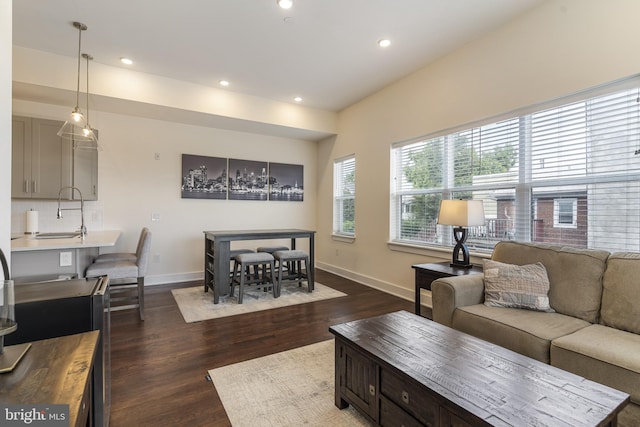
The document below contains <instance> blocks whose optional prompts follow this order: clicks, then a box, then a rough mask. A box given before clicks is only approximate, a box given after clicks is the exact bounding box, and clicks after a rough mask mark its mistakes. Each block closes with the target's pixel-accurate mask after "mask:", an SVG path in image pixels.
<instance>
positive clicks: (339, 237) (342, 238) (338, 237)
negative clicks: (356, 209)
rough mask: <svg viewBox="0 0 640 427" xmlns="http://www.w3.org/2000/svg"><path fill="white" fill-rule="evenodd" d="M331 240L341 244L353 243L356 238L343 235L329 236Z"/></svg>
mask: <svg viewBox="0 0 640 427" xmlns="http://www.w3.org/2000/svg"><path fill="white" fill-rule="evenodd" d="M331 240H334V241H336V242H342V243H353V242H355V241H356V236H347V235H345V234H335V233H334V234H331Z"/></svg>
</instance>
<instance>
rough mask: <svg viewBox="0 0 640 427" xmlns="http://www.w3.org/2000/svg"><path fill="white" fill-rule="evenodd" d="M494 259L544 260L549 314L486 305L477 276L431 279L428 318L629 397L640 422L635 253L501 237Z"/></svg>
mask: <svg viewBox="0 0 640 427" xmlns="http://www.w3.org/2000/svg"><path fill="white" fill-rule="evenodd" d="M491 259H492V260H493V261H498V262H501V263H505V264H514V265H518V266H522V265H526V264H534V263H537V262H540V263H542V265H544V267H545V269H546V272H547V276H548V282H549V291H548V298H549V305H550V306H551V308H552V309H553V310H554V311H555V312H552V313H550V312H543V311H534V310H528V309H522V308H505V307H494V306H487V305H485V304H484V301H485V298H484V297H485V287H484V275H481V274H478V275H467V276H458V277H449V278H444V279H438V280H436V281H434V282H433V283H432V286H431V290H432V300H433V320H434V321H436V322H439V323H442V324H444V325H446V326H449V327H452V328H455V329H458V330H460V331H463V332H466V333H469V334H471V335H474V336H476V337H479V338H482V339H484V340H486V341H490V342H493V343H495V344H498V345H500V346H503V347H506V348H508V349H511V350H513V351H516V352H518V353H521V354H524V355H526V356H529V357H532V358H534V359H537V360H539V361H541V362H545V363H550V364H551V365H553V366H557V367H559V368H562V369H565V370H567V371H570V372H573V373H576V374H578V375H580V376H583V377H586V378H589V379H591V380H594V381H597V382H599V383H602V384H606V385H608V386H610V387H613V388H616V389H618V390H622V391H624V392H626V393H628V394H630V395H631V404H629V405H628V406H627V408H626V409H625V410H624V411H623V412H622V414H621V416H620V419H619V422H620V425H624V426H640V406H638V405H640V254H638V253H614V254H610V253H609V252H606V251H601V250H591V249H575V248H569V247H562V246H554V245H545V244H534V243H519V242H500V243H498V244H497V245H496V247H495V249H494V251H493V254H492V256H491Z"/></svg>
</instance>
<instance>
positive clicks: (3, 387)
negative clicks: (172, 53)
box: [0, 331, 100, 426]
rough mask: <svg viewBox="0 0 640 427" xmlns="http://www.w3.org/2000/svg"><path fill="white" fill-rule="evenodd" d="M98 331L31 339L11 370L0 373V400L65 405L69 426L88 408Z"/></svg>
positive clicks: (30, 403)
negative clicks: (19, 359)
mask: <svg viewBox="0 0 640 427" xmlns="http://www.w3.org/2000/svg"><path fill="white" fill-rule="evenodd" d="M99 334H100V332H99V331H91V332H85V333H82V334H76V335H68V336H65V337H58V338H51V339H48V340H42V341H35V342H33V343H32V346H31V348H30V349H29V350H28V351H27V353H26V354H25V356H24V357H23V358H22V360H21V361H20V362H19V363H18V365H17V366H16V368H15V369H14V370H13V372H10V373H5V374H0V401H1V402H3V403H8V404H18V405H20V404H24V406H25V408H27V409H28V406H29V405H43V404H45V405H46V404H64V405H69V424H68V425H69V426H76V425H83V419H82V418H84V422H86V416H87V414H88V411H89V405H90V403H91V402H90V393H89V391H88V390H89V388H88V386H89V384H90V382H91V369H92V366H93V362H94V358H95V353H96V347H97V345H98V337H99Z"/></svg>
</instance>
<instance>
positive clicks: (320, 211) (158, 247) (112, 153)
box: [0, 0, 640, 368]
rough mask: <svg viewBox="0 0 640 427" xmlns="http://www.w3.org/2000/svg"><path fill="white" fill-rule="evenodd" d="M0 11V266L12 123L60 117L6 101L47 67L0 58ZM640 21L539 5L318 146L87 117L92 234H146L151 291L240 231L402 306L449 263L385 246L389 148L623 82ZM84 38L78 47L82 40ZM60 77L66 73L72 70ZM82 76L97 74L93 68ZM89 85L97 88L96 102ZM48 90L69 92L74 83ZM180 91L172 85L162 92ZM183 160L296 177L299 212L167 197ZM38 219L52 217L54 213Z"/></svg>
mask: <svg viewBox="0 0 640 427" xmlns="http://www.w3.org/2000/svg"><path fill="white" fill-rule="evenodd" d="M1 7H2V8H3V9H2V12H3V13H2V16H3V24H4V23H5V22H6V24H7V25H2V26H0V27H1V28H2V30H0V31H2V40H3V47H4V48H3V50H2V52H3V53H2V57H3V58H4V59H6V60H3V61H1V62H2V65H0V76H2V79H1V80H2V90H1V91H0V93H2V94H3V95H2V96H1V97H0V99H2V107H1V108H0V111H2V114H1V118H0V121H1V123H2V126H0V128H1V129H2V135H3V138H2V141H3V142H1V143H0V159H1V160H0V170H1V171H2V172H1V173H2V174H3V178H2V180H0V182H2V184H1V186H0V211H1V212H2V216H3V217H4V218H11V219H12V220H11V222H8V221H3V222H2V224H0V235H2V236H4V238H3V239H2V241H1V242H0V245H1V247H2V249H3V250H4V252H5V253H10V242H9V236H10V235H11V233H12V232H16V231H18V232H20V231H22V230H21V229H20V227H21V226H23V225H24V223H23V222H22V221H23V219H22V218H23V216H24V212H25V211H26V210H28V209H29V205H28V203H27V202H20V203H19V204H13V205H12V200H11V188H10V184H9V183H10V181H11V179H10V159H11V153H10V151H11V148H10V147H11V146H10V144H9V142H8V141H10V139H11V136H10V134H9V132H10V120H11V115H12V114H18V115H27V116H38V117H47V118H52V117H64V116H65V115H66V114H67V113H68V111H67V110H69V108H70V106H63V105H53V104H49V103H47V102H46V101H45V100H42V99H34V98H31V97H30V96H28V94H25V95H23V96H22V97H21V98H17V97H15V96H14V97H12V96H11V95H10V94H11V90H12V87H11V82H12V81H13V82H14V84H16V82H17V83H24V84H33V85H34V86H43V85H44V86H46V85H47V84H46V82H47V80H46V79H43V77H42V76H41V75H36V76H32V75H31V74H30V73H31V72H30V71H29V72H28V70H27V69H28V68H29V65H30V64H36V65H35V66H34V68H35V69H38V70H46V69H47V67H48V60H49V59H51V58H49V57H48V56H46V55H42V54H40V53H38V52H30V51H28V49H21V48H16V49H15V50H14V52H13V55H12V48H11V42H10V41H11V32H12V30H11V28H12V24H11V19H10V17H11V4H9V5H3V6H1ZM478 7H481V6H478ZM639 7H640V5H639V4H638V3H637V2H636V1H633V0H627V1H623V0H616V1H581V0H566V1H561V0H558V1H553V0H552V1H546V2H542V3H541V4H540V5H539V6H537V7H535V8H534V9H532V10H531V11H529V12H527V13H525V14H524V15H521V16H518V17H517V18H516V19H514V20H513V21H511V22H509V23H507V24H506V25H503V26H501V27H499V28H496V29H494V30H493V31H491V32H490V33H487V34H485V35H484V36H483V37H481V38H479V39H477V40H474V41H472V42H470V43H468V44H467V45H465V46H463V47H462V48H460V49H458V50H456V51H454V52H451V53H449V54H448V55H446V56H444V57H441V58H439V59H438V60H436V61H434V62H432V63H430V64H428V65H426V66H425V67H424V68H422V69H421V70H419V71H417V72H415V73H413V74H411V75H409V76H406V77H404V78H402V79H400V80H399V81H397V82H395V83H393V84H391V85H389V86H387V87H385V88H383V89H381V90H380V91H378V92H377V93H374V94H372V95H370V96H368V97H366V98H365V99H363V100H362V101H360V102H357V103H355V104H354V105H351V106H349V107H348V108H345V109H343V110H342V111H340V112H325V113H323V114H321V115H320V118H318V116H316V115H311V114H309V117H307V118H306V119H308V120H309V121H310V123H306V124H304V125H300V126H299V128H304V129H306V130H312V131H313V132H312V133H313V134H314V135H319V136H320V139H319V140H317V141H309V140H306V139H304V138H292V137H290V136H281V135H277V134H256V133H249V132H240V131H236V130H230V129H228V128H225V127H221V128H217V127H215V126H213V127H211V126H202V125H195V124H191V123H180V122H179V121H176V120H173V119H167V120H161V119H158V118H156V117H152V118H149V117H144V116H143V117H141V116H138V115H136V114H133V113H132V114H125V112H124V111H123V112H121V113H118V112H113V111H100V110H97V111H93V110H92V117H93V122H94V124H95V126H96V128H98V129H99V130H100V131H101V138H102V140H101V141H102V143H103V145H104V147H103V151H102V152H101V153H100V199H99V201H98V202H95V203H94V204H92V205H91V209H92V210H93V211H94V212H96V215H95V224H94V226H95V227H97V228H98V227H102V228H104V229H112V228H115V229H119V230H121V232H122V237H121V238H120V240H119V241H118V244H117V247H116V248H115V249H116V250H123V251H124V250H129V248H132V247H134V246H135V241H136V239H137V236H138V233H139V230H140V228H141V227H142V226H150V227H151V229H152V231H153V232H154V239H155V240H154V244H153V249H152V251H153V254H154V255H157V256H156V257H155V260H156V261H155V262H152V263H151V265H150V273H149V277H148V284H149V285H154V284H165V283H172V282H175V283H177V282H184V281H190V280H197V279H198V278H199V277H200V276H201V275H202V239H203V235H202V231H203V230H207V229H238V228H247V227H248V226H247V224H250V225H251V226H252V227H253V224H256V227H259V228H283V227H287V228H289V227H295V228H310V229H315V230H316V232H317V234H316V266H317V267H318V268H319V269H321V270H324V271H326V272H330V273H335V274H337V275H339V276H342V277H345V278H348V279H352V280H354V281H356V282H358V283H362V284H365V285H367V286H369V287H372V288H375V289H378V290H382V291H384V292H386V293H389V294H391V295H394V296H398V297H401V298H402V299H404V300H407V301H412V300H413V280H414V277H413V275H414V272H413V270H412V269H411V265H413V264H416V263H424V262H432V261H445V260H447V259H448V258H449V256H450V252H447V251H442V250H433V249H429V248H427V247H416V246H412V245H400V244H394V243H389V241H390V237H389V228H390V225H389V224H390V215H391V214H390V208H389V199H390V197H389V193H390V191H389V187H390V184H389V181H390V154H389V153H390V149H391V144H393V143H397V142H400V141H405V140H410V139H413V138H417V137H420V136H422V135H429V134H432V133H434V132H439V131H442V130H444V129H450V128H455V127H457V126H460V125H462V124H466V123H475V122H478V121H482V120H483V119H486V118H488V117H496V116H499V115H501V114H504V113H506V112H512V111H517V110H519V109H521V108H525V107H529V106H532V105H536V104H540V103H543V102H547V101H549V100H553V99H556V98H560V97H564V96H567V95H570V94H574V93H577V92H580V91H583V90H586V89H589V88H594V87H598V86H601V85H604V84H607V83H610V82H614V81H618V80H620V79H623V78H627V77H630V76H634V75H635V74H637V73H638V70H639V69H640V59H639V58H638V56H637V55H635V54H633V48H634V47H635V45H634V41H635V40H638V39H640V37H639V36H640V29H638V26H637V25H636V22H635V21H636V17H637V16H638V15H639V12H640V10H639ZM69 18H70V19H72V18H71V17H69ZM85 37H86V40H89V39H90V37H91V28H90V29H89V30H88V32H87V34H86V35H85ZM72 42H73V41H72ZM53 62H55V63H56V64H57V60H54V61H53ZM12 63H13V68H12ZM61 65H62V67H64V68H65V69H70V70H72V71H73V70H74V64H73V60H72V59H70V60H69V61H62V62H61ZM92 67H93V69H95V70H97V71H99V70H101V67H100V66H99V65H94V64H92ZM33 73H35V71H33ZM52 74H53V73H52ZM71 77H73V76H71ZM69 78H70V77H69ZM171 83H173V82H171ZM99 84H100V79H99V77H98V78H96V88H97V87H98V85H99ZM17 86H18V89H19V88H20V85H19V84H18V85H17ZM51 86H52V87H58V86H63V87H65V88H67V87H69V86H71V87H73V86H74V81H71V82H70V83H67V82H64V83H60V84H58V83H51ZM183 89H185V88H184V87H183V86H179V85H178V86H176V87H175V88H174V89H172V90H171V91H172V92H181V91H182V90H183ZM121 90H122V91H124V89H121ZM127 96H130V95H127ZM137 101H138V102H143V100H142V99H138V100H137ZM148 101H149V103H150V104H153V103H154V100H153V99H152V100H148ZM72 102H73V101H72ZM188 108H189V105H187V106H186V107H185V109H188ZM279 125H280V126H283V127H286V126H289V125H291V126H292V127H296V126H297V125H295V124H291V123H283V122H280V123H279ZM134 129H135V131H132V130H134ZM203 141H210V142H211V143H209V144H205V143H203ZM156 153H158V154H159V156H158V157H159V159H158V160H156V156H155V154H156ZM184 153H187V154H199V155H204V156H213V157H230V158H234V157H235V158H245V156H247V155H248V154H247V153H251V156H252V157H255V158H256V159H260V160H265V159H267V160H269V161H276V160H277V161H281V162H284V163H296V164H303V165H304V179H305V201H304V203H300V204H293V203H282V204H278V203H271V204H270V205H269V207H268V213H269V214H268V215H260V223H259V224H257V223H256V222H255V217H256V214H255V213H254V212H252V211H253V210H254V209H255V208H254V206H255V205H253V204H252V202H234V203H220V202H219V201H206V200H197V201H195V200H182V199H180V195H179V192H178V185H179V182H180V155H181V154H184ZM352 154H355V156H356V159H357V168H358V169H357V174H358V175H357V176H358V187H357V190H358V193H357V212H358V213H357V225H356V238H355V239H353V240H352V241H348V242H347V241H344V240H337V239H335V238H333V237H332V232H333V211H332V209H331V206H332V205H333V164H334V161H335V160H336V159H340V158H343V157H344V156H348V155H352ZM292 205H293V206H292ZM43 209H47V208H46V207H45V208H42V209H41V211H42V210H43ZM47 212H49V214H50V215H51V216H52V217H53V216H54V215H55V209H51V210H49V211H47ZM153 213H159V214H160V220H159V221H152V214H153ZM90 230H91V229H90ZM473 259H474V260H475V261H478V260H479V258H476V257H474V258H473ZM203 333H204V334H207V335H208V334H209V333H208V332H203ZM205 368H209V367H205Z"/></svg>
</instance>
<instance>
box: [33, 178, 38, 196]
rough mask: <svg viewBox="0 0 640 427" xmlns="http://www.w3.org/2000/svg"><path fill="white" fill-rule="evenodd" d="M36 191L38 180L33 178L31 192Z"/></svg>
mask: <svg viewBox="0 0 640 427" xmlns="http://www.w3.org/2000/svg"><path fill="white" fill-rule="evenodd" d="M37 192H38V181H36V180H35V179H34V180H33V193H34V194H35V193H37Z"/></svg>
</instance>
